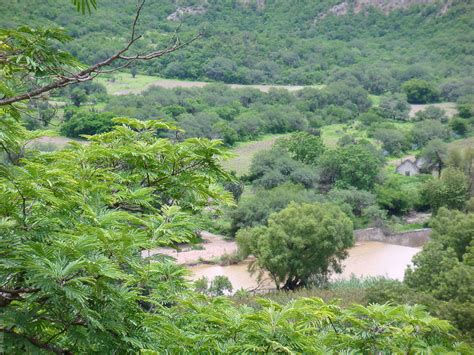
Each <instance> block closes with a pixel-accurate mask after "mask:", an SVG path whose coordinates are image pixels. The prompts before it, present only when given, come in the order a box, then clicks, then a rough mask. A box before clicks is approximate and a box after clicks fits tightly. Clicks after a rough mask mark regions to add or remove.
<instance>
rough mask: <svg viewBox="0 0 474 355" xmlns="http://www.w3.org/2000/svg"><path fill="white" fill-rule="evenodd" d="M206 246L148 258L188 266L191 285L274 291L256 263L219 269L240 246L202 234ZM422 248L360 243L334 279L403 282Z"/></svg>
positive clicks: (161, 250)
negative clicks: (205, 282) (222, 279)
mask: <svg viewBox="0 0 474 355" xmlns="http://www.w3.org/2000/svg"><path fill="white" fill-rule="evenodd" d="M200 235H201V238H202V239H203V243H202V244H200V245H199V246H198V248H199V249H196V246H182V247H181V248H180V249H178V250H176V249H172V248H157V249H153V250H149V251H147V252H146V254H144V256H145V255H146V256H152V255H156V254H162V255H167V256H170V257H173V258H174V259H175V260H176V262H177V263H178V264H181V265H185V266H186V267H187V268H188V270H189V271H190V272H191V275H190V277H189V279H190V280H191V281H194V280H197V279H200V278H202V277H207V278H208V279H209V280H212V279H213V278H215V277H216V276H226V277H228V278H229V280H230V282H231V283H232V285H233V288H234V289H240V288H243V289H246V290H255V289H270V288H273V287H274V284H273V282H272V280H271V279H270V278H269V277H268V276H266V275H261V276H262V277H261V278H259V277H258V275H256V274H253V275H252V274H251V273H249V271H248V266H249V264H250V263H251V262H252V259H247V260H244V261H241V262H239V263H237V264H233V265H225V266H223V265H219V263H218V260H219V258H221V257H222V256H224V255H226V254H227V255H231V254H234V253H235V252H236V251H237V243H236V242H235V241H233V240H230V241H229V240H226V239H225V238H224V237H223V236H220V235H217V234H213V233H209V232H204V231H203V232H201V233H200ZM419 251H421V247H420V246H417V247H410V246H402V245H395V244H387V243H383V242H380V241H371V240H360V241H357V242H356V244H355V246H354V247H352V248H350V249H349V256H348V258H347V259H346V260H344V262H343V272H342V273H341V274H337V275H333V277H332V279H333V280H337V279H342V280H349V279H350V278H351V277H354V276H356V277H360V278H367V277H387V278H391V279H397V280H403V276H404V273H405V269H406V268H407V266H408V265H409V264H410V263H411V260H412V258H413V256H414V255H416V254H417V253H418V252H419Z"/></svg>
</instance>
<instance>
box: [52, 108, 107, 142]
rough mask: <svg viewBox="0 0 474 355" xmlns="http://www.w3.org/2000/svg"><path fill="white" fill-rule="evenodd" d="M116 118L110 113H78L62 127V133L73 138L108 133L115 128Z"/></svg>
mask: <svg viewBox="0 0 474 355" xmlns="http://www.w3.org/2000/svg"><path fill="white" fill-rule="evenodd" d="M114 117H115V115H114V114H113V113H110V112H102V113H98V112H77V113H75V114H74V115H73V116H72V117H71V118H70V119H69V120H67V121H65V122H64V123H63V124H62V125H61V128H60V132H61V134H63V135H65V136H67V137H72V138H77V137H80V136H81V135H93V134H98V133H104V132H108V131H110V130H111V129H112V127H113V126H114V123H113V122H112V118H114Z"/></svg>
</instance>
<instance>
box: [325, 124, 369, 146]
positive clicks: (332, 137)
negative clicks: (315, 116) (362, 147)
mask: <svg viewBox="0 0 474 355" xmlns="http://www.w3.org/2000/svg"><path fill="white" fill-rule="evenodd" d="M345 135H351V136H353V137H354V138H356V139H367V140H369V141H370V142H372V143H375V140H373V139H372V138H369V137H367V132H366V131H365V130H360V129H358V128H357V127H356V125H355V124H350V125H348V124H343V123H337V124H332V125H328V126H324V127H321V138H322V139H323V142H324V144H325V145H326V146H327V147H329V148H335V147H336V146H337V141H338V140H339V139H340V138H341V137H343V136H345Z"/></svg>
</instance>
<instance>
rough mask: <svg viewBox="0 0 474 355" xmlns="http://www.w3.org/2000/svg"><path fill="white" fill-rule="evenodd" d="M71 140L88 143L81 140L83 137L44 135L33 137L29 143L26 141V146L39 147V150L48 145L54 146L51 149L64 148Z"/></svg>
mask: <svg viewBox="0 0 474 355" xmlns="http://www.w3.org/2000/svg"><path fill="white" fill-rule="evenodd" d="M71 142H76V143H80V144H89V142H88V141H86V140H83V139H73V138H67V137H59V136H57V137H56V136H55V137H48V136H44V137H39V138H36V139H33V140H32V141H31V142H30V143H28V146H29V147H32V148H36V149H39V150H42V149H41V148H45V147H48V146H50V147H53V148H54V149H52V150H58V149H64V148H66V146H67V145H68V144H69V143H71Z"/></svg>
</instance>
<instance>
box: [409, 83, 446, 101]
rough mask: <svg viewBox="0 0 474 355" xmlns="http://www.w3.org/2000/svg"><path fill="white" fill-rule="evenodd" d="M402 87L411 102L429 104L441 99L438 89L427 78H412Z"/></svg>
mask: <svg viewBox="0 0 474 355" xmlns="http://www.w3.org/2000/svg"><path fill="white" fill-rule="evenodd" d="M402 89H403V91H404V92H405V94H406V95H407V100H408V102H409V103H411V104H429V103H433V102H437V101H438V99H439V91H438V89H437V88H436V87H435V86H434V85H433V84H431V83H429V82H427V81H425V80H419V79H411V80H409V81H407V82H405V83H404V84H403V85H402Z"/></svg>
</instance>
